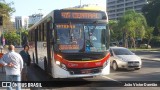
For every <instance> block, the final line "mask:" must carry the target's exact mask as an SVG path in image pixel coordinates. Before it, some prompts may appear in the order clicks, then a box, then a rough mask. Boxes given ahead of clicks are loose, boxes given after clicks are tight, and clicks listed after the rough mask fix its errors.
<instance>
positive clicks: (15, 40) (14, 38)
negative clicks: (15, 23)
mask: <svg viewBox="0 0 160 90" xmlns="http://www.w3.org/2000/svg"><path fill="white" fill-rule="evenodd" d="M4 37H5V39H6V42H7V43H6V44H13V45H19V43H20V42H19V40H20V36H19V35H18V34H17V33H16V32H5V33H4Z"/></svg>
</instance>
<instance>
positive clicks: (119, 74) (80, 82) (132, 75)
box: [28, 51, 160, 90]
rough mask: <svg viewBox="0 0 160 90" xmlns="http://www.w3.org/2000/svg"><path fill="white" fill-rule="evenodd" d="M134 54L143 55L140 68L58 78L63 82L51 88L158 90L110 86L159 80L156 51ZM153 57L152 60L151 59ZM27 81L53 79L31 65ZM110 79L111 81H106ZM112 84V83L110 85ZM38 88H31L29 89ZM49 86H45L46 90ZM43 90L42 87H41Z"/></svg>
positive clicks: (159, 72)
mask: <svg viewBox="0 0 160 90" xmlns="http://www.w3.org/2000/svg"><path fill="white" fill-rule="evenodd" d="M135 54H137V55H139V56H141V57H145V58H146V59H143V60H142V63H143V65H142V68H141V69H140V70H136V71H128V70H120V71H113V70H112V69H111V73H110V75H107V76H99V77H94V78H84V79H60V81H62V82H65V83H63V84H62V85H58V86H56V87H53V88H52V90H75V89H76V90H135V89H140V90H160V88H159V87H117V86H115V87H111V86H112V85H113V86H114V85H117V84H119V83H120V82H121V81H160V62H159V61H154V60H157V59H158V60H159V59H160V52H158V51H135ZM153 59H154V60H153ZM28 80H29V81H54V80H55V79H53V78H52V77H51V76H50V75H48V74H45V72H44V71H42V70H41V69H40V68H39V67H38V66H36V65H31V67H29V68H28ZM73 81H75V82H73ZM108 81H112V83H110V82H108ZM111 84H112V85H111ZM37 89H38V90H39V89H40V88H31V90H37ZM48 89H49V88H47V90H48ZM42 90H44V88H43V89H42Z"/></svg>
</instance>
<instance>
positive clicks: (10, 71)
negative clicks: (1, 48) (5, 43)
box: [0, 45, 23, 90]
mask: <svg viewBox="0 0 160 90" xmlns="http://www.w3.org/2000/svg"><path fill="white" fill-rule="evenodd" d="M8 50H9V52H8V53H6V54H4V55H3V57H2V58H1V60H0V63H1V64H3V66H5V70H6V81H9V82H12V81H18V82H19V81H21V71H22V68H23V59H22V57H21V55H20V54H18V53H16V52H15V51H14V50H15V47H14V46H13V45H9V47H8ZM7 90H12V87H7ZM16 90H21V86H20V83H18V86H17V87H16Z"/></svg>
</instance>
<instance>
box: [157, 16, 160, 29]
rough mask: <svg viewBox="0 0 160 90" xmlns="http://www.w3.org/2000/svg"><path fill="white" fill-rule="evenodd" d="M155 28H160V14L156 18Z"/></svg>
mask: <svg viewBox="0 0 160 90" xmlns="http://www.w3.org/2000/svg"><path fill="white" fill-rule="evenodd" d="M157 28H158V29H159V30H160V15H159V16H158V18H157Z"/></svg>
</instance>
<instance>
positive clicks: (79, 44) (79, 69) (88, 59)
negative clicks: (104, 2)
mask: <svg viewBox="0 0 160 90" xmlns="http://www.w3.org/2000/svg"><path fill="white" fill-rule="evenodd" d="M109 37H110V32H109V29H108V16H107V14H106V12H104V11H100V10H89V9H87V10H86V9H82V8H77V9H73V8H72V9H61V10H53V11H52V12H51V13H49V14H48V15H47V16H46V17H44V18H43V19H42V20H40V21H39V22H37V23H36V24H34V25H33V26H32V27H31V28H29V45H30V46H31V50H30V54H31V58H32V60H33V63H35V64H37V65H38V66H39V67H40V68H42V69H43V70H45V71H46V72H47V73H49V74H50V75H52V77H53V78H76V77H90V76H98V75H106V74H109V73H110V61H109V57H110V54H109V51H108V49H109Z"/></svg>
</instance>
